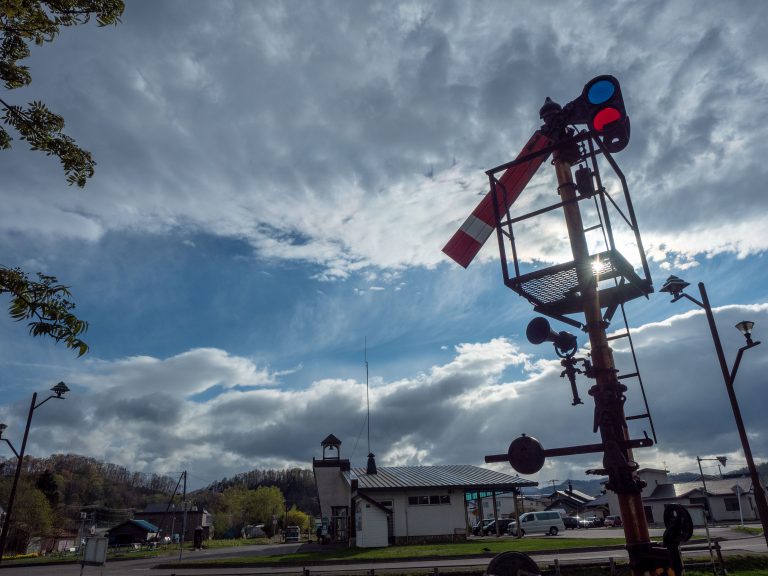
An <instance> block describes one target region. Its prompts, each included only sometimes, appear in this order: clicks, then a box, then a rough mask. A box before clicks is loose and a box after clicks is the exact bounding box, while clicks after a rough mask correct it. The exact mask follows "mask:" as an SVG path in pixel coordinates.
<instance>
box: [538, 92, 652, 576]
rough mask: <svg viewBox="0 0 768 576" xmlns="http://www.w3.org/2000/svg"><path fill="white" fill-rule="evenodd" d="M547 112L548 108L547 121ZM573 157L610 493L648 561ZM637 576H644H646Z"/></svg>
mask: <svg viewBox="0 0 768 576" xmlns="http://www.w3.org/2000/svg"><path fill="white" fill-rule="evenodd" d="M546 107H547V105H546V104H545V108H546ZM558 108H559V106H558ZM546 112H547V111H546V110H545V109H544V108H543V109H542V116H543V117H544V116H545V114H546ZM545 121H546V118H545ZM566 146H567V145H566ZM569 152H570V151H569V150H568V149H567V148H565V147H563V148H558V149H557V150H555V152H554V154H553V158H554V166H555V173H556V175H557V183H558V192H559V193H560V199H561V201H562V202H563V203H564V205H563V212H564V214H565V223H566V226H567V228H568V238H569V241H570V244H571V252H572V253H573V260H574V262H575V263H576V274H577V276H578V281H579V288H580V290H581V293H582V303H583V307H584V317H585V320H586V322H585V325H586V327H587V333H588V335H589V342H590V346H591V351H592V354H591V358H592V366H593V368H594V374H595V381H596V383H595V385H594V386H592V388H591V389H590V390H589V394H590V396H592V397H593V398H594V400H595V421H594V424H595V426H596V427H597V428H598V430H599V431H600V436H601V439H602V441H603V445H604V446H605V451H604V455H603V467H604V468H605V470H606V472H607V474H608V478H609V481H608V484H607V485H606V487H607V488H608V489H609V490H613V491H614V492H615V493H616V494H617V496H618V499H619V508H620V509H621V519H622V522H623V524H624V535H625V537H626V540H627V551H628V552H629V555H630V560H631V559H632V558H633V557H634V556H637V552H640V555H641V556H642V555H644V554H643V552H644V551H645V550H647V549H648V548H649V547H650V534H649V532H648V524H647V523H646V519H645V511H644V510H643V501H642V499H641V497H640V492H641V490H642V487H643V483H642V481H641V480H640V479H639V478H638V477H637V475H636V474H635V468H634V467H633V465H632V464H631V462H632V451H631V449H625V448H622V447H621V446H620V443H622V442H624V441H628V440H629V432H628V429H627V421H626V417H625V415H624V392H626V386H624V385H622V384H620V383H619V380H618V377H617V371H616V368H615V365H614V362H613V353H612V351H611V348H610V346H609V345H608V340H607V337H606V334H605V323H604V322H603V317H602V313H601V307H600V300H599V295H598V292H597V286H596V282H595V280H594V274H593V273H592V270H591V265H590V259H589V249H588V247H587V241H586V236H585V234H584V225H583V223H582V219H581V212H580V210H579V204H578V202H577V201H576V184H575V183H574V181H573V176H572V173H571V164H570V162H569V161H568V158H569ZM634 573H635V574H642V572H634Z"/></svg>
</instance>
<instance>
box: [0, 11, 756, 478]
mask: <svg viewBox="0 0 768 576" xmlns="http://www.w3.org/2000/svg"><path fill="white" fill-rule="evenodd" d="M767 20H768V4H766V3H764V2H760V1H757V0H755V1H751V2H750V1H744V2H737V3H730V4H729V5H728V7H727V9H726V8H725V7H724V5H723V4H722V2H714V1H713V2H694V1H692V0H691V1H681V2H674V3H671V2H662V1H657V2H652V1H649V2H642V3H640V2H611V3H608V4H606V3H604V2H589V1H584V2H578V3H577V2H568V3H565V2H563V3H543V4H542V3H538V4H537V3H529V2H501V1H499V2H494V1H489V2H458V1H456V2H454V1H447V0H446V1H435V2H416V1H413V2H404V3H396V2H357V1H351V0H350V1H340V0H339V1H337V0H333V1H313V2H310V1H288V2H276V1H275V2H224V1H220V2H215V3H214V2H203V1H201V0H196V1H192V2H190V1H188V0H187V1H181V0H178V1H163V2H128V6H127V8H126V11H125V14H124V16H123V19H122V23H121V24H120V25H118V26H117V27H109V28H97V27H96V26H95V25H87V26H81V27H78V28H75V29H68V30H64V31H63V32H62V33H61V35H60V36H59V37H58V38H57V39H56V41H55V42H54V43H53V44H46V45H44V46H40V47H33V54H32V57H31V58H30V59H29V60H28V61H27V63H28V65H29V66H30V69H31V73H32V76H33V83H32V85H31V86H29V87H27V88H24V89H21V90H15V91H13V92H7V91H6V92H4V93H3V96H2V97H3V99H7V100H9V101H12V102H18V103H22V102H27V101H31V100H43V101H45V102H46V103H47V104H48V105H49V107H50V108H51V109H52V110H54V111H56V112H58V113H60V114H62V115H63V116H64V117H65V118H66V122H67V133H68V134H70V135H71V136H72V137H74V138H75V139H76V140H77V142H78V143H79V144H80V145H81V146H83V147H85V148H87V149H88V150H90V151H91V152H92V154H93V155H94V158H95V159H96V161H97V163H98V165H97V167H96V175H95V176H94V178H93V179H92V180H90V181H89V183H88V184H87V186H86V188H85V189H82V190H81V189H76V188H70V187H68V186H67V185H66V181H65V178H64V175H63V173H62V172H61V170H60V167H59V164H58V162H57V161H56V160H55V159H51V158H46V157H45V156H43V155H41V154H39V153H35V152H31V151H28V150H26V149H25V147H24V145H23V142H18V141H16V142H15V146H14V148H13V149H12V150H10V151H3V152H2V153H0V174H2V181H1V182H2V184H1V186H2V200H3V202H2V210H1V211H0V262H2V263H3V264H4V265H7V266H22V267H23V268H24V269H26V270H28V271H29V272H36V271H44V272H46V273H48V274H53V275H55V276H57V277H58V278H59V279H60V280H61V281H62V282H63V283H65V284H67V285H69V286H70V287H71V290H72V292H73V295H74V298H75V300H76V302H77V312H78V314H79V315H80V316H81V317H82V318H84V319H87V320H88V321H89V322H90V329H89V331H88V333H87V335H86V340H87V342H88V343H89V344H90V346H91V351H90V353H89V354H88V355H86V356H85V357H83V358H80V359H78V358H76V357H75V355H74V354H73V353H72V352H71V351H69V350H67V349H66V348H64V347H63V346H60V345H55V344H53V343H52V342H48V341H44V340H41V339H32V338H31V337H29V336H27V335H26V331H25V328H24V326H23V325H18V324H16V323H14V322H12V321H11V320H9V319H8V318H7V317H3V318H0V338H2V346H0V393H1V396H0V402H1V404H0V419H2V421H4V422H5V423H7V424H8V425H9V428H8V431H7V432H6V436H7V437H9V438H11V439H18V440H17V445H18V442H20V437H21V433H22V431H23V425H24V418H25V415H26V410H27V407H28V404H29V399H30V396H31V395H32V393H33V392H35V391H38V392H41V393H42V392H44V391H46V390H47V389H48V388H50V387H51V386H53V385H54V384H55V383H56V382H58V381H59V380H64V381H65V382H66V383H67V385H68V386H69V387H70V388H71V389H72V392H71V393H70V394H69V395H68V398H67V400H65V401H64V402H58V401H51V402H49V403H47V404H46V405H45V406H42V407H41V408H40V409H39V410H37V411H36V412H35V419H34V423H33V427H32V432H31V436H30V443H29V446H28V452H29V453H31V454H33V455H35V456H45V455H47V454H50V453H58V452H73V453H79V454H85V455H89V456H93V457H95V458H99V459H103V460H106V461H111V462H115V463H119V464H123V465H126V466H128V467H129V468H130V469H132V470H136V471H145V472H157V473H167V474H171V475H175V474H178V473H179V472H180V471H181V470H184V469H187V470H188V471H189V476H190V479H191V480H192V481H193V484H194V485H197V486H202V485H205V484H207V483H209V482H212V481H214V480H217V479H220V478H222V477H224V476H231V475H233V474H236V473H238V472H242V471H246V470H250V469H253V468H256V467H259V468H263V467H283V466H289V465H290V466H302V467H309V466H311V462H312V457H313V456H317V457H319V456H320V455H321V451H320V441H321V440H322V439H323V438H324V437H325V436H326V435H327V434H329V433H333V434H335V435H336V436H338V437H339V438H340V439H341V440H342V442H343V446H342V455H343V456H346V457H348V458H350V459H351V460H352V461H353V464H354V465H363V464H364V461H365V455H366V454H367V450H368V448H367V437H366V370H365V362H364V360H365V355H364V354H365V343H366V341H367V356H368V361H369V373H370V413H371V421H370V424H371V431H370V437H371V449H372V450H373V451H374V452H375V453H376V455H377V462H378V463H379V465H380V466H381V465H404V464H447V463H452V464H482V462H483V457H484V456H485V455H486V454H495V453H501V452H505V451H506V449H507V446H508V445H509V443H510V441H511V440H513V439H514V438H515V437H517V436H519V435H520V434H521V433H526V434H528V435H531V436H534V437H536V438H538V439H539V440H540V441H541V442H542V443H543V444H544V446H545V448H554V447H561V446H567V445H571V444H580V443H592V442H596V441H598V436H596V435H594V434H593V433H592V426H591V423H592V411H593V405H592V403H591V398H590V397H589V396H588V394H587V389H588V388H589V386H590V385H591V384H592V383H591V382H589V381H588V380H586V379H585V378H584V377H583V376H580V377H579V378H580V379H579V388H580V394H581V395H582V397H583V398H584V399H585V404H584V405H582V406H577V407H572V406H571V405H570V401H571V397H570V389H569V387H568V384H567V382H565V381H564V380H561V379H560V378H559V374H560V370H561V368H560V365H559V363H558V361H557V360H558V359H557V358H556V357H555V356H554V353H553V350H552V348H551V347H550V346H540V347H535V346H532V345H530V344H529V343H528V342H527V340H526V339H525V327H526V325H527V324H528V322H529V321H530V320H531V318H533V316H534V313H533V312H532V309H531V305H530V304H528V303H527V302H526V301H525V300H523V299H522V298H520V297H519V296H517V295H516V294H515V293H513V292H512V291H510V290H509V289H507V288H505V286H504V285H503V282H502V277H501V271H500V266H499V253H498V245H497V243H496V241H495V239H493V238H492V239H491V241H489V242H488V243H487V245H486V247H485V248H484V249H483V251H482V252H481V253H480V255H479V256H478V258H477V259H476V260H475V262H473V263H472V265H471V266H470V267H469V268H468V269H466V270H465V269H463V268H461V267H459V266H457V265H456V264H454V263H453V262H452V261H451V260H449V259H448V258H447V257H446V256H445V255H444V254H443V253H442V252H441V248H442V247H443V245H444V244H445V243H446V241H447V240H448V239H449V238H450V237H451V235H452V234H453V232H454V231H455V230H456V229H457V228H458V227H459V226H460V225H461V223H462V222H463V221H464V219H465V218H466V216H467V215H468V214H469V213H470V212H471V211H472V209H473V208H474V206H475V205H476V204H477V202H478V201H479V200H480V199H481V197H482V195H484V194H485V193H486V191H487V190H486V188H487V178H486V176H485V174H484V170H486V169H488V168H490V167H493V166H496V165H498V164H501V163H503V162H506V161H508V160H511V159H512V158H513V157H514V156H515V155H517V153H518V151H519V150H520V148H521V147H522V145H523V144H524V143H525V142H526V141H527V139H528V137H529V136H530V135H531V133H532V132H533V131H534V130H536V129H537V128H538V126H539V125H540V121H539V117H538V110H539V108H540V106H541V105H542V104H543V102H544V98H545V97H547V96H550V97H552V98H553V99H554V100H556V101H559V102H560V103H565V102H567V101H569V100H572V99H573V98H575V97H576V96H578V95H579V94H580V93H581V90H582V88H583V86H584V84H585V83H586V82H587V81H588V80H589V79H591V78H593V77H595V76H597V75H600V74H612V75H614V76H616V77H617V78H618V79H619V80H620V81H621V83H622V90H623V94H624V98H625V103H626V107H627V111H628V113H629V115H630V117H631V120H632V139H631V141H630V144H629V146H628V147H627V148H626V149H625V150H624V151H622V152H621V153H618V154H617V155H616V159H617V161H618V162H619V163H620V165H621V167H622V169H623V171H624V172H625V174H626V177H627V181H628V183H629V186H630V190H631V193H632V198H633V202H634V208H635V211H636V213H637V217H638V221H639V224H640V230H641V233H642V238H643V243H644V245H645V250H646V253H647V256H648V259H649V262H650V267H651V272H652V276H653V281H654V286H655V288H656V290H657V292H655V293H654V294H652V295H651V296H650V298H649V299H648V300H645V299H640V300H635V301H633V302H631V303H629V304H628V305H627V314H628V318H629V322H630V324H631V326H632V328H633V330H634V337H635V345H636V349H637V353H638V362H639V365H640V369H641V373H642V376H643V380H644V382H645V387H646V393H647V395H648V401H649V404H650V408H651V413H652V415H653V417H654V422H655V426H656V431H657V433H658V440H659V443H658V445H657V446H656V447H654V448H652V449H645V450H638V451H636V453H635V456H636V459H637V460H638V461H639V462H640V464H641V465H643V466H655V467H661V466H664V465H666V466H667V467H668V468H669V469H670V470H672V471H674V472H681V471H690V470H694V469H695V468H696V456H701V457H711V456H714V455H726V456H728V457H729V464H728V469H731V468H735V467H740V466H743V465H744V458H743V454H742V452H741V449H740V444H739V440H738V436H737V434H736V431H735V426H734V420H733V416H732V413H731V409H730V406H729V404H728V399H727V396H726V392H725V389H724V386H723V382H722V378H721V375H720V372H719V367H718V364H717V361H716V357H715V355H714V348H713V345H712V340H711V337H710V335H709V332H708V330H707V324H706V319H705V317H704V316H703V313H702V311H701V310H699V309H697V308H696V307H695V306H694V305H693V304H691V303H689V302H687V301H681V302H678V303H676V304H674V305H673V304H670V303H669V298H668V297H667V296H666V295H664V294H659V293H658V289H659V288H660V287H661V285H662V284H663V283H664V280H665V279H666V278H667V276H669V275H670V274H676V275H678V276H681V277H684V278H685V279H686V280H688V281H689V282H691V285H692V286H691V288H690V292H691V294H692V295H695V296H698V292H697V290H696V283H697V282H699V281H703V282H705V284H706V286H707V289H708V292H709V295H710V299H711V301H712V304H713V306H714V307H715V308H716V318H717V322H718V325H719V326H720V329H721V336H722V339H723V344H724V347H725V350H726V355H727V357H728V359H729V361H732V360H733V358H734V357H735V354H736V351H737V350H738V347H739V346H741V345H742V344H743V338H742V337H741V335H740V334H739V333H738V332H737V331H736V330H735V329H734V328H733V325H734V324H735V323H736V322H738V321H739V320H742V319H750V320H753V321H755V322H756V326H755V338H756V339H758V340H759V339H760V338H761V333H762V334H765V332H764V331H765V330H766V327H768V288H767V287H766V286H767V284H766V272H765V254H766V251H767V250H768V235H766V234H765V230H766V220H767V218H766V208H768V195H766V194H765V183H766V181H768V174H767V172H768V170H767V169H766V162H765V158H766V155H767V154H768V128H767V126H768V123H766V122H765V119H766V105H767V104H768V97H767V96H766V94H768V44H766V42H765V41H764V25H763V24H764V22H766V21H767ZM761 46H762V48H761ZM613 185H614V186H615V181H614V184H613ZM610 186H611V185H609V190H612V191H613V192H614V193H615V192H616V189H615V188H610ZM557 198H558V196H557V192H556V185H555V183H554V175H553V171H552V169H551V167H550V165H549V164H548V163H546V164H544V165H543V166H542V168H541V169H540V171H539V173H538V174H537V176H536V177H535V178H534V180H533V181H532V182H531V184H530V186H529V188H528V189H527V190H526V192H525V193H524V194H523V196H522V197H521V200H520V209H521V210H524V209H525V208H526V207H532V206H534V205H535V203H536V202H543V203H554V202H556V201H557ZM558 218H560V215H559V213H557V212H556V213H554V214H553V215H551V216H550V217H548V218H544V219H542V220H541V222H540V223H537V225H536V226H532V227H530V228H529V229H528V230H527V232H528V234H527V236H526V239H525V241H524V242H522V244H521V245H520V250H521V257H522V258H523V260H524V261H525V264H526V266H527V265H529V264H531V265H535V266H538V267H544V266H549V265H552V264H555V263H560V262H564V261H566V260H568V259H570V258H569V252H568V243H567V238H566V237H565V235H564V234H563V233H562V230H561V229H560V228H558V226H559V225H561V224H562V223H561V222H559V221H558ZM624 237H625V236H622V235H621V234H619V238H620V239H622V238H624ZM620 249H622V252H623V250H624V248H623V247H621V246H620ZM626 250H627V254H626V256H627V257H628V258H630V259H632V261H635V262H636V261H637V260H636V256H633V250H635V248H634V246H632V245H631V243H630V244H628V246H627V248H626ZM617 318H618V316H617ZM614 324H616V323H614ZM554 327H555V328H556V329H558V330H561V329H565V328H566V326H564V325H560V324H556V323H554ZM614 328H617V326H615V325H614V326H612V327H611V329H614ZM765 339H766V340H768V336H766V337H765ZM619 342H621V341H619ZM579 343H580V345H581V346H585V344H586V339H585V337H584V336H583V335H581V336H580V340H579ZM764 348H765V346H762V347H758V348H756V349H754V350H750V351H748V352H747V353H746V354H745V356H744V361H743V362H742V365H741V368H740V370H739V377H738V379H737V390H738V395H739V398H740V399H741V401H742V404H741V405H742V409H743V412H744V418H745V421H746V423H747V427H748V429H749V431H750V434H751V438H752V449H753V452H754V454H755V457H756V458H757V459H758V460H760V461H763V460H765V459H766V458H768V441H766V438H767V437H768V420H766V419H765V417H764V410H765V407H766V404H768V402H767V401H766V398H767V397H768V395H767V394H766V392H765V384H766V378H765V373H766V352H765V350H764ZM627 354H628V352H627V350H626V345H625V344H624V345H622V344H619V345H617V346H616V347H615V356H616V359H617V363H618V365H619V367H620V368H621V369H623V368H624V367H626V366H627V362H628V361H629V358H628V355H627ZM641 401H642V400H641V396H640V392H639V390H638V389H637V388H632V389H630V391H629V392H628V400H627V404H628V406H627V412H636V411H638V410H639V409H640V402H641ZM644 429H646V430H649V428H648V425H647V423H645V424H642V423H635V424H633V428H632V431H633V435H634V436H635V437H637V436H639V435H641V434H642V431H643V430H644ZM649 431H650V430H649ZM598 465H599V457H597V456H595V455H592V456H583V457H572V458H559V459H552V460H550V461H548V462H547V463H546V466H545V467H544V469H543V470H542V471H541V472H540V473H539V474H537V475H535V476H533V477H532V479H534V480H538V481H540V482H542V483H546V482H547V481H549V480H551V479H558V480H565V479H567V478H584V470H585V469H586V468H590V467H595V466H598ZM499 469H500V470H507V471H509V470H510V468H509V466H506V465H499Z"/></svg>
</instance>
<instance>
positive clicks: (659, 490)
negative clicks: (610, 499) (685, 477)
mask: <svg viewBox="0 0 768 576" xmlns="http://www.w3.org/2000/svg"><path fill="white" fill-rule="evenodd" d="M737 485H738V486H739V488H740V490H741V492H742V494H746V493H748V492H750V491H751V490H752V480H750V479H749V478H724V479H723V480H707V492H708V493H709V494H710V495H712V496H733V495H734V494H736V486H737ZM695 492H699V493H700V494H699V496H703V494H704V486H703V485H702V483H701V480H695V481H693V482H675V483H674V484H659V485H658V486H656V488H655V489H654V491H653V493H652V494H651V495H650V496H649V497H647V498H644V500H668V499H671V498H683V497H687V496H690V495H691V494H693V493H695Z"/></svg>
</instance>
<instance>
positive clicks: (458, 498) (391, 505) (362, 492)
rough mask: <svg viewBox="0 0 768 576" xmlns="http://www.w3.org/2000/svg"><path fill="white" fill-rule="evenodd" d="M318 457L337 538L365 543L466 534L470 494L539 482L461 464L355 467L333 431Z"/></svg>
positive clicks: (325, 505) (324, 508) (323, 509)
mask: <svg viewBox="0 0 768 576" xmlns="http://www.w3.org/2000/svg"><path fill="white" fill-rule="evenodd" d="M321 446H322V448H323V457H322V459H320V460H317V459H313V462H312V468H313V471H314V474H315V483H316V485H317V495H318V499H319V502H320V513H321V516H322V518H323V524H324V525H325V526H327V531H328V534H329V535H330V536H331V538H332V539H333V540H334V541H338V542H347V543H349V544H350V545H354V546H359V547H361V548H370V547H381V546H388V545H389V544H403V543H415V542H430V541H443V540H452V539H456V538H465V537H466V534H467V529H468V523H469V519H468V514H467V498H468V497H470V498H471V497H473V496H474V495H476V494H480V493H482V492H489V493H492V494H493V493H498V492H512V491H517V490H519V489H520V488H522V487H525V486H536V482H532V481H529V480H524V479H523V478H520V477H519V476H516V475H514V476H513V475H509V474H503V473H501V472H495V471H493V470H488V469H486V468H480V467H478V466H468V465H456V466H397V467H383V466H382V467H377V466H376V462H375V459H374V456H373V454H369V455H368V466H367V467H365V468H352V467H351V466H350V464H349V460H346V459H342V458H341V453H340V452H341V441H340V440H339V439H338V438H336V437H335V436H334V435H333V434H331V435H329V436H328V437H327V438H326V439H325V440H323V442H322V443H321Z"/></svg>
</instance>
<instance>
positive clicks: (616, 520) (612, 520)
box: [605, 516, 623, 528]
mask: <svg viewBox="0 0 768 576" xmlns="http://www.w3.org/2000/svg"><path fill="white" fill-rule="evenodd" d="M605 525H606V526H609V527H615V528H618V527H619V526H623V524H622V522H621V516H606V517H605Z"/></svg>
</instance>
